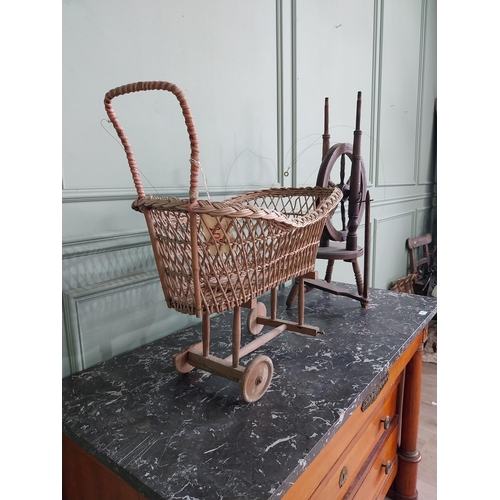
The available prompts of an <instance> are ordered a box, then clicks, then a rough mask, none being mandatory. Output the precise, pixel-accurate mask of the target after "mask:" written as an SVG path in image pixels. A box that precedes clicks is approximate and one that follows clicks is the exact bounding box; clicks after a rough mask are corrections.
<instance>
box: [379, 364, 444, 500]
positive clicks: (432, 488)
mask: <svg viewBox="0 0 500 500" xmlns="http://www.w3.org/2000/svg"><path fill="white" fill-rule="evenodd" d="M418 450H419V451H420V453H421V454H422V460H421V461H420V463H419V466H418V480H417V491H418V500H437V364H436V363H423V364H422V397H421V399H420V425H419V428H418ZM386 500H389V499H388V497H386Z"/></svg>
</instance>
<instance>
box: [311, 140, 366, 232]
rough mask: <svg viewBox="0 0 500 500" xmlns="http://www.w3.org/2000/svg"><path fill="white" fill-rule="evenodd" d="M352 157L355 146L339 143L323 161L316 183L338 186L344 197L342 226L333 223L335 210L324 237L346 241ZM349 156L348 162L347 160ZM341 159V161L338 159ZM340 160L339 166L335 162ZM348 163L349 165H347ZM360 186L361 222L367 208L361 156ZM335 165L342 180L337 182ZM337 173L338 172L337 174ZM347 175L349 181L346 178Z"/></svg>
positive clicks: (326, 224) (363, 167)
mask: <svg viewBox="0 0 500 500" xmlns="http://www.w3.org/2000/svg"><path fill="white" fill-rule="evenodd" d="M352 157H353V146H352V144H349V143H348V142H344V143H338V144H335V145H333V146H332V147H331V148H330V149H329V150H328V151H327V153H326V155H325V157H324V158H323V161H322V162H321V166H320V168H319V172H318V177H317V180H316V185H317V186H321V187H332V186H334V185H335V186H337V187H338V188H340V189H341V190H342V193H343V195H344V196H343V198H342V200H341V201H340V203H339V205H340V209H341V220H342V227H341V228H340V229H336V228H335V227H334V225H333V215H334V213H335V210H334V211H333V213H332V218H331V219H326V222H325V227H324V229H323V237H324V238H327V239H330V240H333V241H345V239H346V236H347V231H348V225H347V224H346V205H347V206H348V204H349V195H350V192H351V186H350V167H351V166H352ZM346 158H347V160H348V161H347V162H346ZM339 159H340V162H338V160H339ZM337 162H338V164H337V166H336V167H335V164H336V163H337ZM346 163H348V164H349V165H346ZM359 163H360V186H359V194H358V198H357V199H358V202H359V213H358V223H359V222H361V220H362V218H363V214H364V210H365V203H364V202H365V200H366V185H367V179H366V170H365V165H364V163H363V159H362V158H360V162H359ZM334 167H335V168H336V169H337V168H338V170H339V172H340V176H339V177H340V182H336V181H335V180H334V179H332V171H333V170H334ZM348 174H349V175H348ZM335 175H337V174H335ZM346 177H347V181H346V180H345V179H346Z"/></svg>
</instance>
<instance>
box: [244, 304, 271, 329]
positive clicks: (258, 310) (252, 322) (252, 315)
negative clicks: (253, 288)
mask: <svg viewBox="0 0 500 500" xmlns="http://www.w3.org/2000/svg"><path fill="white" fill-rule="evenodd" d="M259 316H262V317H265V316H267V309H266V304H264V303H263V302H257V306H256V307H254V308H253V309H250V311H249V313H248V318H247V330H248V332H249V333H251V334H252V335H257V334H258V333H260V332H261V330H262V328H264V325H261V324H259V323H257V318H258V317H259Z"/></svg>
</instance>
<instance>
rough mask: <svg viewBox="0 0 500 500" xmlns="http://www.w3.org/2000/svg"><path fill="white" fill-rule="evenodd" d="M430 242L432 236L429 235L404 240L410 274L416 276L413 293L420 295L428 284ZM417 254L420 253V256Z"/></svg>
mask: <svg viewBox="0 0 500 500" xmlns="http://www.w3.org/2000/svg"><path fill="white" fill-rule="evenodd" d="M431 242H432V236H431V234H430V233H427V234H424V235H423V236H419V237H418V238H408V239H407V240H406V246H407V248H408V251H409V253H410V273H412V274H416V275H417V277H416V278H415V280H414V281H413V290H414V293H421V292H422V291H423V290H424V288H425V287H426V285H427V284H428V280H429V272H430V265H431V255H430V252H429V245H430V243H431ZM419 252H422V254H421V255H420V256H419ZM429 288H431V287H429Z"/></svg>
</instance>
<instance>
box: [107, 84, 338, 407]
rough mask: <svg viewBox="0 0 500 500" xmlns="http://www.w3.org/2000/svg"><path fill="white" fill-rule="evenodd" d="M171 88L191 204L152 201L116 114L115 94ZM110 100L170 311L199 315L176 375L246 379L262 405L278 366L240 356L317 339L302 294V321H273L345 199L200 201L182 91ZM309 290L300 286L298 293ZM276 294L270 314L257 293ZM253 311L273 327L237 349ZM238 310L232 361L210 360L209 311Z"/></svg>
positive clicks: (280, 193)
mask: <svg viewBox="0 0 500 500" xmlns="http://www.w3.org/2000/svg"><path fill="white" fill-rule="evenodd" d="M147 90H167V91H169V92H171V93H173V94H174V95H175V96H176V97H177V99H178V101H179V104H180V106H181V108H182V113H183V115H184V119H185V123H186V126H187V131H188V135H189V141H190V147H191V158H190V189H189V199H179V198H175V197H155V196H146V194H145V192H144V188H143V185H142V182H141V177H140V173H139V170H138V168H137V165H136V162H135V158H134V154H133V152H132V149H131V146H130V144H129V141H128V139H127V136H126V135H125V133H124V131H123V128H122V127H121V125H120V123H119V122H118V119H117V117H116V114H115V112H114V110H113V108H112V105H111V101H112V99H113V98H115V97H117V96H120V95H124V94H129V93H132V92H138V91H147ZM104 104H105V108H106V112H107V114H108V116H109V119H110V120H111V122H112V124H113V126H114V128H115V130H116V132H117V134H118V136H119V138H120V140H121V142H122V144H123V146H124V149H125V153H126V156H127V160H128V164H129V168H130V171H131V173H132V177H133V180H134V184H135V187H136V190H137V194H138V198H137V199H136V200H135V201H134V203H133V208H134V209H135V210H138V211H140V212H142V213H143V214H144V216H145V218H146V223H147V227H148V231H149V235H150V238H151V243H152V247H153V252H154V257H155V260H156V265H157V268H158V273H159V277H160V282H161V286H162V289H163V293H164V295H165V299H166V303H167V305H168V307H171V308H174V309H175V310H177V311H180V312H181V313H185V314H190V315H196V316H197V317H201V318H202V322H203V333H202V342H200V343H199V344H197V345H195V346H191V347H190V348H188V349H186V350H185V351H183V352H182V353H179V354H178V355H176V356H174V365H175V367H176V369H177V370H178V371H179V372H187V371H189V370H191V369H192V368H193V367H198V368H202V369H204V370H206V371H209V372H211V373H215V374H218V375H221V376H223V377H225V378H228V379H231V380H235V381H238V382H240V386H241V394H242V397H243V399H244V400H245V401H248V402H251V401H256V400H257V399H259V398H260V397H261V396H262V395H263V394H264V392H265V391H266V390H267V387H268V386H269V383H270V381H271V377H272V372H273V365H272V362H271V360H270V359H269V358H268V357H267V356H257V358H254V359H253V360H252V361H251V362H250V363H249V364H248V365H247V366H246V367H243V366H241V365H240V364H239V359H240V358H241V357H242V356H244V355H246V354H248V353H250V352H252V351H254V350H255V349H257V348H258V347H260V346H261V345H263V344H264V343H266V342H268V341H269V340H270V339H271V338H274V337H275V336H276V335H278V334H279V333H281V332H282V331H284V330H293V331H297V332H301V333H306V334H309V335H316V334H317V333H318V328H316V327H312V326H309V325H304V324H303V323H304V322H303V320H304V297H303V293H302V294H300V295H301V296H302V299H301V297H300V295H299V321H298V323H294V322H290V321H283V320H278V319H277V318H276V287H277V286H278V285H280V284H282V283H285V282H286V281H288V280H291V279H294V278H298V279H304V278H307V277H313V276H315V275H316V273H315V272H314V267H315V261H316V253H317V249H318V245H319V240H320V237H321V233H322V230H323V226H324V223H325V219H326V217H327V216H329V215H331V212H332V211H333V209H334V208H335V207H336V206H337V204H338V203H339V202H340V200H341V198H342V192H341V191H340V189H338V188H337V187H336V186H333V187H331V188H321V187H305V188H274V189H265V190H260V191H254V192H249V193H246V194H243V195H239V196H235V197H232V198H229V199H227V200H225V201H221V202H216V201H214V202H212V201H208V200H201V199H198V173H199V168H200V164H199V150H198V140H197V136H196V131H195V127H194V123H193V119H192V117H191V112H190V109H189V106H188V103H187V100H186V98H185V96H184V94H183V92H182V91H181V90H180V89H179V88H178V87H177V86H176V85H174V84H172V83H169V82H159V81H151V82H138V83H131V84H128V85H123V86H121V87H117V88H115V89H112V90H110V91H109V92H107V93H106V96H105V99H104ZM302 288H303V287H302ZM269 290H271V315H270V317H268V316H266V307H265V306H264V304H263V303H261V302H257V297H259V296H260V295H262V294H264V293H265V292H267V291H269ZM240 307H247V308H249V309H250V313H249V315H248V321H247V327H248V329H249V331H250V332H251V333H252V334H254V335H257V334H258V333H260V331H261V330H262V328H263V326H264V325H267V326H271V327H274V329H273V330H271V331H270V332H268V333H265V334H262V335H259V336H258V337H256V338H255V339H254V340H253V341H252V342H250V343H248V344H247V345H246V346H244V347H242V348H240V336H241V326H240V324H241V311H240ZM229 309H234V321H233V333H232V344H233V350H232V351H233V352H232V356H230V357H228V358H226V359H221V358H217V357H215V356H212V355H211V354H210V351H209V345H210V315H211V314H213V313H220V312H223V311H226V310H229Z"/></svg>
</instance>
